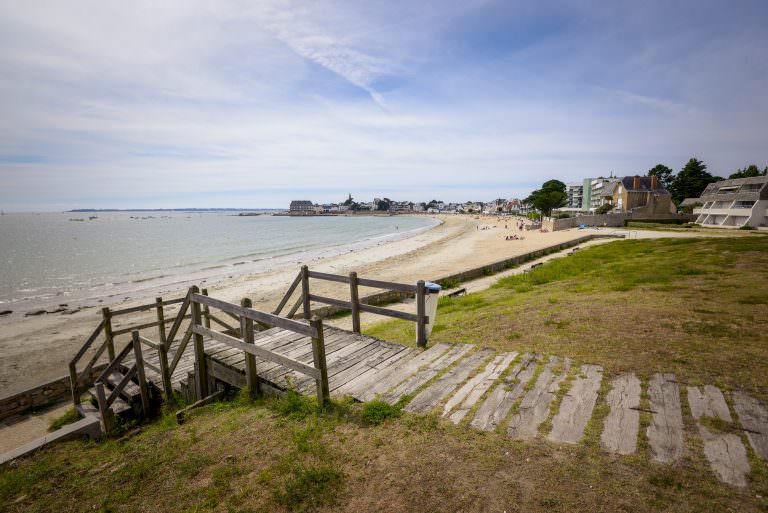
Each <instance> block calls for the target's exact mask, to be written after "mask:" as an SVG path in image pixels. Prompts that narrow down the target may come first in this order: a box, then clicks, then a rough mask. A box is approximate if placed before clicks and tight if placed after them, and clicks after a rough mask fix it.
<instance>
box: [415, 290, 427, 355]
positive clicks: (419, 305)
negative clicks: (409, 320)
mask: <svg viewBox="0 0 768 513" xmlns="http://www.w3.org/2000/svg"><path fill="white" fill-rule="evenodd" d="M425 296H426V286H425V284H424V280H419V281H417V282H416V317H417V319H416V345H417V346H418V347H427V330H426V323H425V322H424V317H425V315H426V305H425V303H424V298H425Z"/></svg>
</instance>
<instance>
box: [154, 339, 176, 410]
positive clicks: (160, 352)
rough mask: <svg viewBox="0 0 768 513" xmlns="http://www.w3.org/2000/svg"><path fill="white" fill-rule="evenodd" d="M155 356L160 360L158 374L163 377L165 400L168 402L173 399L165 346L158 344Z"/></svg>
mask: <svg viewBox="0 0 768 513" xmlns="http://www.w3.org/2000/svg"><path fill="white" fill-rule="evenodd" d="M157 356H158V357H159V359H160V373H161V374H162V375H163V390H164V391H165V400H166V401H170V400H171V398H172V397H173V384H172V383H171V371H170V368H169V367H168V350H167V349H166V348H165V345H163V344H160V347H158V348H157Z"/></svg>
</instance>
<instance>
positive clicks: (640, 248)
mask: <svg viewBox="0 0 768 513" xmlns="http://www.w3.org/2000/svg"><path fill="white" fill-rule="evenodd" d="M366 333H368V334H370V335H374V336H377V337H380V338H383V339H386V340H392V341H396V342H400V343H402V344H410V345H412V344H413V341H414V340H415V331H414V325H413V323H408V322H405V321H390V322H385V323H381V324H378V325H375V326H372V327H371V328H369V329H368V330H366ZM436 342H465V343H473V344H478V345H480V346H487V347H493V348H496V349H499V350H515V351H532V352H538V353H542V354H544V355H558V356H570V357H572V358H574V360H575V362H576V363H592V364H598V365H602V366H603V367H604V368H605V370H606V372H607V373H619V372H626V371H632V372H635V373H637V374H638V375H640V376H643V377H647V376H648V375H649V374H651V373H654V372H674V373H675V374H677V377H678V379H679V380H681V381H684V382H686V383H689V384H712V385H717V386H719V387H722V388H724V389H726V390H729V389H732V388H736V387H741V388H745V389H747V390H749V391H750V393H752V394H754V395H756V396H757V397H759V398H761V399H762V400H764V401H767V402H768V379H766V376H768V237H766V236H762V235H760V236H758V235H755V236H751V237H738V238H712V239H656V240H627V241H617V242H612V243H609V244H603V245H599V246H595V247H592V248H589V249H585V250H583V251H578V252H576V253H575V254H574V255H572V256H568V257H563V258H561V259H557V260H555V261H552V262H550V263H548V264H546V265H544V266H542V267H539V268H536V269H534V270H533V271H532V272H530V273H527V274H522V275H517V276H511V277H508V278H504V279H502V280H500V281H499V283H498V284H497V285H495V286H494V287H492V288H490V289H488V290H485V291H482V292H479V293H475V294H470V295H468V296H465V297H461V298H456V299H451V298H443V299H441V300H440V306H439V309H438V313H437V324H436V325H435V329H434V331H433V332H432V336H431V338H430V343H436Z"/></svg>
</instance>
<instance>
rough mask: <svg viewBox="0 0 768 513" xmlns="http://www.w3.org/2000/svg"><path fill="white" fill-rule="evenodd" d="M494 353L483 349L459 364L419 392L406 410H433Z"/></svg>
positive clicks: (421, 411)
mask: <svg viewBox="0 0 768 513" xmlns="http://www.w3.org/2000/svg"><path fill="white" fill-rule="evenodd" d="M493 353H494V351H493V350H492V349H481V350H480V351H478V352H476V353H474V354H472V355H470V356H468V357H467V358H465V359H464V360H462V361H461V362H459V364H458V365H456V367H454V368H453V369H451V370H450V371H448V372H446V373H445V374H444V375H442V376H441V377H440V378H438V379H437V380H435V382H434V383H432V384H431V385H429V386H428V387H427V388H425V389H424V390H422V391H421V392H419V393H418V394H417V395H416V396H415V397H414V398H413V400H411V401H410V402H409V403H408V405H407V406H406V407H405V410H406V411H412V412H420V413H423V412H426V411H429V410H431V409H432V408H434V407H435V406H437V405H438V404H439V403H440V402H441V401H442V400H443V399H445V398H446V397H448V395H450V393H451V392H453V391H454V390H455V389H456V387H458V386H459V385H461V384H462V383H463V382H464V381H466V380H467V378H468V377H469V375H470V374H472V373H473V372H474V371H475V370H476V369H477V368H478V367H480V366H481V365H482V364H483V362H485V361H486V360H487V359H488V357H489V356H491V355H492V354H493Z"/></svg>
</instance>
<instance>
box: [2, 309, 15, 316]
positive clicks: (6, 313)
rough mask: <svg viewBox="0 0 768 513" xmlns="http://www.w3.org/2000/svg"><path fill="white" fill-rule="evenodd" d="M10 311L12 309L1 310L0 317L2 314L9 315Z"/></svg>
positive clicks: (11, 311)
mask: <svg viewBox="0 0 768 513" xmlns="http://www.w3.org/2000/svg"><path fill="white" fill-rule="evenodd" d="M12 313H13V310H3V311H2V312H0V317H2V316H3V315H11V314H12Z"/></svg>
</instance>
